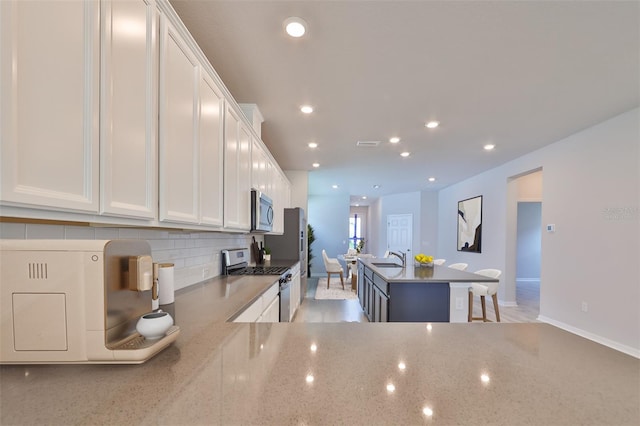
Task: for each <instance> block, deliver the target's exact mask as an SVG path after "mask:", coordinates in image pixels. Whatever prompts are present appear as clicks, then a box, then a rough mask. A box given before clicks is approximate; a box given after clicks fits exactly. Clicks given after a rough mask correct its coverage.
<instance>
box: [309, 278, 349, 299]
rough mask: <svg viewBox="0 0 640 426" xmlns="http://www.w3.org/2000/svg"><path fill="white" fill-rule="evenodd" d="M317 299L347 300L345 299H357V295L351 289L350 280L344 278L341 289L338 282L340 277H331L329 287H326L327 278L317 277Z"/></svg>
mask: <svg viewBox="0 0 640 426" xmlns="http://www.w3.org/2000/svg"><path fill="white" fill-rule="evenodd" d="M315 298H316V299H317V300H320V299H332V300H347V299H357V298H358V295H357V294H356V293H355V292H353V291H351V280H347V279H345V280H344V290H343V289H342V284H341V283H340V277H331V283H330V284H329V288H327V279H326V278H320V279H318V287H317V288H316V297H315Z"/></svg>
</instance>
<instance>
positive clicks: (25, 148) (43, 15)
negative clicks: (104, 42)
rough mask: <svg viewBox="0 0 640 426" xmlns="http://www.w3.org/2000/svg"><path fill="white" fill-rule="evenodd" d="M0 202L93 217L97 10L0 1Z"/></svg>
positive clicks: (86, 5) (74, 4)
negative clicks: (91, 214)
mask: <svg viewBox="0 0 640 426" xmlns="http://www.w3.org/2000/svg"><path fill="white" fill-rule="evenodd" d="M0 19H1V21H0V52H1V54H0V99H1V100H0V102H2V104H1V105H0V110H1V111H2V114H0V120H1V121H0V158H1V176H0V181H1V185H2V186H1V189H0V201H1V202H2V204H6V205H12V206H19V207H29V208H37V209H51V210H69V211H74V212H82V213H97V212H98V208H99V194H98V192H99V140H98V138H99V120H98V114H99V100H100V93H99V89H100V4H99V3H97V2H91V1H82V2H79V1H54V2H33V1H19V0H3V1H1V2H0Z"/></svg>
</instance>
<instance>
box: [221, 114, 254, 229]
mask: <svg viewBox="0 0 640 426" xmlns="http://www.w3.org/2000/svg"><path fill="white" fill-rule="evenodd" d="M241 117H242V116H241V115H240V114H239V113H238V111H237V110H236V109H235V108H233V107H232V106H231V105H229V104H227V107H226V111H225V119H224V123H225V124H224V127H225V132H224V135H225V136H224V137H225V141H224V227H225V229H228V230H237V231H249V230H250V229H251V133H250V132H249V128H248V126H247V124H246V123H245V122H244V121H242V119H241Z"/></svg>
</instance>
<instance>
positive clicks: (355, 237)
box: [349, 213, 363, 249]
mask: <svg viewBox="0 0 640 426" xmlns="http://www.w3.org/2000/svg"><path fill="white" fill-rule="evenodd" d="M360 241H363V238H362V218H360V217H358V213H354V214H353V216H351V217H350V218H349V248H350V249H357V248H358V244H360Z"/></svg>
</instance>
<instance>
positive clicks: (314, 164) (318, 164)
mask: <svg viewBox="0 0 640 426" xmlns="http://www.w3.org/2000/svg"><path fill="white" fill-rule="evenodd" d="M312 166H313V167H316V168H318V167H320V163H313V164H312Z"/></svg>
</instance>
